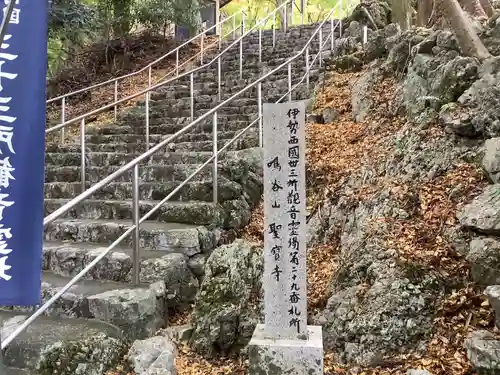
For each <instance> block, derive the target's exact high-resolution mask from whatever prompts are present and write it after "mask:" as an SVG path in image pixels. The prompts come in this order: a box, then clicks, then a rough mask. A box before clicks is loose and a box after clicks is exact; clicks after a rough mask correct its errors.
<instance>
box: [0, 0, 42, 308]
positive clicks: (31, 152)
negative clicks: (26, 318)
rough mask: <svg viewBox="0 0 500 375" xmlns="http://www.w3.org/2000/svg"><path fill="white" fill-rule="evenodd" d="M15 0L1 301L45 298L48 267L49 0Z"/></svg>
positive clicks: (3, 176)
mask: <svg viewBox="0 0 500 375" xmlns="http://www.w3.org/2000/svg"><path fill="white" fill-rule="evenodd" d="M13 1H14V0H13ZM15 1H16V3H15V7H14V10H13V12H12V16H11V18H10V22H9V25H8V27H7V33H6V36H5V38H4V41H3V43H2V45H1V50H0V306H1V305H4V306H5V305H6V306H12V305H18V306H30V305H36V304H39V303H40V284H41V269H42V246H43V184H44V159H45V154H44V152H45V80H46V70H47V1H45V0H15ZM3 2H4V4H3V12H4V13H3V14H2V17H3V15H4V14H5V12H6V10H7V4H8V0H3Z"/></svg>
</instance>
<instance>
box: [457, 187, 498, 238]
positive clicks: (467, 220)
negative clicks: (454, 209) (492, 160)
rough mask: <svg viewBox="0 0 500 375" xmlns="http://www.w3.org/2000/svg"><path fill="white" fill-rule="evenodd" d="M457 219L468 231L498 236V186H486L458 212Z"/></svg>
mask: <svg viewBox="0 0 500 375" xmlns="http://www.w3.org/2000/svg"><path fill="white" fill-rule="evenodd" d="M457 217H458V219H459V221H460V224H462V225H463V226H464V227H466V228H468V229H472V230H474V231H476V232H479V233H484V234H490V235H495V236H498V235H500V184H494V185H488V186H487V187H486V188H485V189H484V191H483V193H482V194H480V195H479V196H477V197H476V198H475V199H474V200H473V201H472V202H471V203H469V204H468V205H466V206H464V207H463V208H462V209H461V210H460V211H459V212H458V214H457Z"/></svg>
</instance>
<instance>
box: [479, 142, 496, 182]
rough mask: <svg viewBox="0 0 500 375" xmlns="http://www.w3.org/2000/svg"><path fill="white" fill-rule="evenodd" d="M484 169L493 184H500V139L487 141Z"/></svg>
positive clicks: (485, 144)
mask: <svg viewBox="0 0 500 375" xmlns="http://www.w3.org/2000/svg"><path fill="white" fill-rule="evenodd" d="M483 168H484V169H485V171H486V172H488V175H489V176H490V178H491V180H492V181H493V182H495V183H499V182H500V137H497V138H490V139H487V140H486V142H485V143H484V156H483Z"/></svg>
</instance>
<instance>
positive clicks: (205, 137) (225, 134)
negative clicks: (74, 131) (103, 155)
mask: <svg viewBox="0 0 500 375" xmlns="http://www.w3.org/2000/svg"><path fill="white" fill-rule="evenodd" d="M247 125H248V124H247ZM242 128H244V126H243V127H242ZM155 130H156V129H155ZM173 134H174V133H172V134H168V133H165V134H160V133H158V134H155V132H152V131H151V128H150V134H149V142H150V144H157V143H159V142H161V141H162V140H164V139H165V138H168V137H170V136H172V135H173ZM236 134H238V130H233V131H221V130H219V129H218V132H217V137H218V138H219V139H232V138H234V136H235V135H236ZM212 138H213V135H212V132H198V133H190V132H189V133H184V134H181V135H178V136H177V138H176V139H175V142H176V143H181V142H203V141H211V140H212ZM145 141H146V138H145V135H143V134H130V133H128V134H127V133H125V134H120V133H118V134H89V135H86V136H85V142H86V143H91V144H92V143H95V144H102V143H122V142H123V143H137V142H145Z"/></svg>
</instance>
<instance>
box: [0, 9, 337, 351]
mask: <svg viewBox="0 0 500 375" xmlns="http://www.w3.org/2000/svg"><path fill="white" fill-rule="evenodd" d="M337 7H338V4H337V6H335V7H334V8H333V9H332V10H331V11H330V12H329V13H328V15H327V18H326V19H325V20H324V21H323V22H321V24H320V25H319V26H318V27H317V28H316V30H315V31H314V33H313V34H312V36H311V37H310V38H309V40H308V41H307V43H306V44H305V46H304V47H303V48H302V49H301V50H300V51H299V52H298V53H297V54H295V56H293V57H290V58H289V59H288V60H287V61H285V62H284V63H282V64H281V65H279V66H278V67H276V68H274V69H273V70H271V71H270V72H268V73H266V74H264V75H263V76H261V77H260V78H258V79H257V80H256V81H254V82H252V83H250V84H248V85H247V86H246V87H244V88H243V89H241V90H240V91H239V92H237V93H236V94H234V95H232V96H231V97H230V98H228V99H226V100H224V101H222V102H221V103H219V104H218V105H217V106H215V107H214V108H212V109H211V110H210V111H208V112H207V113H205V114H203V115H201V116H200V117H198V118H197V119H196V120H194V121H193V122H192V123H191V124H189V125H187V126H185V127H184V128H183V129H181V130H179V131H177V132H176V133H175V134H174V135H172V136H170V137H168V138H166V139H164V140H163V141H161V142H160V143H158V144H157V145H156V146H154V147H153V148H151V149H150V150H148V151H146V152H145V153H143V154H142V155H140V156H138V157H137V158H135V159H134V160H132V161H130V162H129V163H127V164H126V165H125V166H123V167H121V168H120V169H119V170H118V171H116V172H114V173H112V174H111V175H109V176H107V177H106V178H104V179H103V180H101V181H100V182H98V183H97V184H95V185H94V186H92V187H91V188H89V189H88V190H87V191H85V192H83V193H82V194H80V195H79V196H78V197H76V198H75V199H73V200H72V201H70V202H68V203H67V204H65V205H64V206H62V207H60V208H59V209H57V210H56V211H55V212H53V213H52V214H50V215H48V216H47V217H46V218H45V219H44V226H46V225H47V224H49V223H51V222H52V221H54V220H55V219H57V218H58V217H60V216H61V215H63V214H64V213H66V212H67V211H68V210H69V209H71V208H72V207H74V206H76V205H77V204H79V203H81V202H82V201H83V200H84V199H86V198H88V197H89V196H90V195H92V194H93V193H95V192H96V191H97V190H99V189H101V188H102V187H104V186H106V185H107V184H108V183H110V182H112V181H113V180H114V179H116V178H117V177H119V176H121V175H122V174H123V173H125V172H127V171H129V170H131V169H133V189H132V190H133V198H132V199H133V218H134V220H133V221H134V223H133V225H132V226H131V227H130V228H128V229H127V230H126V231H125V232H124V233H123V234H122V235H121V236H120V237H119V238H117V239H116V240H115V241H114V242H113V243H112V244H111V245H110V246H108V247H107V248H106V250H105V251H104V252H102V253H101V254H100V255H99V256H97V257H96V258H95V259H94V260H93V261H92V262H90V263H89V264H88V265H87V266H86V267H85V268H84V269H83V270H81V271H80V272H79V273H78V274H77V275H76V276H75V277H73V279H71V280H70V281H69V282H68V283H67V284H66V285H65V286H64V287H62V288H61V289H60V290H59V291H58V292H57V293H56V294H55V295H54V296H52V297H51V298H50V299H49V300H48V301H47V302H45V303H44V304H43V305H42V306H41V307H40V308H39V309H38V310H37V311H35V312H34V313H33V314H32V315H31V316H30V317H29V318H28V319H26V320H25V321H24V322H23V323H22V324H21V325H19V326H18V327H17V328H16V329H15V330H14V331H13V332H12V333H11V334H10V335H9V336H8V337H7V338H6V339H5V340H4V341H3V342H2V343H1V349H4V348H6V347H7V346H8V345H9V344H10V343H11V342H12V340H14V339H15V338H16V337H17V336H18V335H19V334H20V333H21V332H22V331H24V330H25V329H26V328H27V327H28V326H29V325H30V324H31V323H32V322H33V321H34V320H36V319H37V318H38V317H39V316H40V315H42V314H43V313H44V312H45V311H46V310H47V309H48V308H49V307H50V306H51V305H52V304H53V303H54V302H55V301H56V300H57V299H59V298H60V297H61V296H62V295H63V294H64V293H66V292H67V291H68V290H69V289H70V288H71V287H72V286H73V285H74V284H75V283H77V282H78V281H79V280H80V279H81V278H82V277H83V276H85V275H86V274H87V272H89V271H90V270H91V269H92V268H93V267H94V266H95V265H96V264H97V263H98V262H100V261H101V259H103V258H104V257H105V256H106V255H107V254H108V253H109V252H110V251H111V250H113V249H114V248H115V247H116V246H118V245H119V244H120V242H121V241H123V240H124V239H125V238H126V237H127V236H128V235H129V234H130V233H132V232H134V253H133V261H134V271H136V272H134V277H133V281H134V283H135V284H136V285H137V284H138V283H139V272H137V271H138V266H139V253H138V250H139V246H138V245H139V229H140V224H142V223H143V222H144V221H145V220H147V219H148V218H149V217H151V215H153V214H154V213H155V212H156V211H157V210H159V209H160V207H161V206H162V205H163V204H165V203H166V202H167V201H168V200H169V199H171V198H172V197H173V196H174V195H175V194H176V193H177V192H178V191H179V190H180V189H182V187H184V186H185V185H186V184H187V183H188V182H189V181H191V179H193V178H194V177H195V176H196V175H197V174H198V173H199V172H200V171H202V170H203V169H204V168H205V167H206V166H207V165H209V164H210V163H212V162H213V165H212V166H213V167H214V175H213V183H214V198H215V199H214V200H215V201H216V197H217V188H216V187H217V159H218V156H219V155H220V154H221V153H223V152H225V151H226V150H227V149H228V148H229V146H230V145H231V144H232V143H234V142H235V141H236V140H237V139H239V138H240V137H241V136H242V135H243V134H244V133H245V132H246V131H248V130H249V129H250V128H251V127H252V126H254V125H255V123H257V122H259V132H260V134H262V105H263V104H262V82H263V81H264V80H266V79H267V78H269V77H270V76H271V75H273V74H275V73H276V72H278V71H279V70H281V69H282V68H284V67H286V66H288V86H289V90H288V92H287V93H286V94H285V95H284V96H283V97H282V98H280V99H279V100H278V102H279V101H281V100H282V99H283V98H284V97H286V96H287V95H289V100H291V91H292V90H293V89H295V88H296V87H297V85H295V86H293V87H292V85H291V78H292V77H291V64H292V62H294V61H295V60H297V59H298V58H299V57H300V56H302V54H304V53H305V54H306V72H305V73H304V76H303V78H302V80H301V81H300V82H303V80H304V77H306V76H307V77H309V72H310V70H311V68H312V66H313V64H309V61H308V55H309V46H310V44H311V43H312V42H313V40H314V38H315V37H316V35H317V34H318V33H319V39H320V40H319V46H320V50H319V53H318V54H317V55H316V57H315V58H314V59H313V63H314V61H315V60H316V58H318V57H319V61H320V64H321V55H322V47H323V46H324V45H325V44H326V43H327V41H328V39H331V40H332V42H331V46H332V51H333V48H334V47H335V40H334V36H335V34H334V32H335V29H336V27H337V26H338V25H340V30H341V29H342V20H339V22H337V24H335V25H334V19H333V13H334V11H335V10H336V9H337ZM328 18H330V19H331V31H330V33H329V35H328V37H327V38H326V40H325V41H323V39H322V28H323V26H324V24H325V22H326V21H327V20H328ZM307 79H308V78H307ZM255 86H257V87H258V106H259V117H258V118H257V119H256V120H254V121H252V122H251V123H250V125H248V126H247V127H246V128H244V129H243V130H241V131H240V132H239V133H238V134H237V135H236V136H235V137H234V138H232V139H231V140H230V141H229V142H228V143H227V144H225V145H224V146H223V147H222V148H221V149H220V150H218V149H217V111H218V110H219V109H220V108H221V107H223V106H225V105H226V104H228V103H230V102H231V101H232V100H234V99H235V98H237V97H239V96H240V95H241V94H243V93H245V92H246V91H248V90H249V89H251V88H253V87H255ZM211 115H212V116H213V142H214V149H213V155H212V156H211V157H210V158H209V159H208V160H207V161H205V162H204V163H203V164H202V165H201V166H200V167H199V168H198V169H196V171H194V172H193V173H192V174H191V175H189V176H188V178H186V179H185V180H184V181H183V182H182V183H181V184H180V185H179V186H177V187H176V188H175V189H174V190H173V191H172V192H171V193H170V194H168V195H167V196H166V197H165V198H163V199H162V200H161V201H160V202H159V203H158V204H157V205H156V206H155V207H153V208H152V209H151V210H150V211H149V212H148V213H146V214H145V215H144V216H143V217H142V218H141V217H140V214H139V163H140V162H142V161H143V160H145V159H147V158H149V157H150V156H152V155H153V154H154V153H155V152H156V151H158V150H160V149H162V148H164V147H165V146H166V145H168V144H169V143H170V142H171V141H172V140H174V139H175V138H176V137H177V136H179V135H181V134H183V133H185V132H186V131H187V130H189V129H191V128H193V127H194V126H196V125H197V124H199V123H200V122H201V121H202V120H204V119H206V118H208V116H211ZM261 142H262V139H261ZM261 146H262V144H261Z"/></svg>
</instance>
